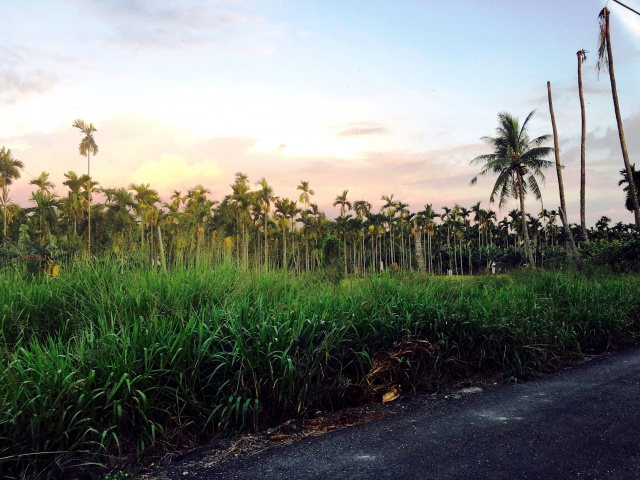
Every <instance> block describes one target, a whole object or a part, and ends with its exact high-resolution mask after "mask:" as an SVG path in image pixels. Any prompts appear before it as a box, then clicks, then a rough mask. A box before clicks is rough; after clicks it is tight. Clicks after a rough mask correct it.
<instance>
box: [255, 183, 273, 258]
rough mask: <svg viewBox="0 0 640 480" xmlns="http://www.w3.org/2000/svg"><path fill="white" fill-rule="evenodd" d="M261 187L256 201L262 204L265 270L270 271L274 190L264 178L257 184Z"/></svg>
mask: <svg viewBox="0 0 640 480" xmlns="http://www.w3.org/2000/svg"><path fill="white" fill-rule="evenodd" d="M256 185H260V190H258V191H257V192H256V199H257V201H258V202H259V203H260V206H261V208H260V210H261V211H262V224H263V226H264V268H265V270H268V269H269V241H268V238H267V232H268V231H269V210H270V209H271V203H272V202H273V201H274V200H275V197H274V195H273V188H271V186H270V185H269V184H268V183H267V180H266V179H264V178H262V179H260V181H258V182H257V183H256Z"/></svg>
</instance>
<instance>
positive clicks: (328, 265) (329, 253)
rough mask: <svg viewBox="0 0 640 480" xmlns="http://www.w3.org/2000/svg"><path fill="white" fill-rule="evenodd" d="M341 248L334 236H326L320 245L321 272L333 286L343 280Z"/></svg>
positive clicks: (339, 241) (340, 242)
mask: <svg viewBox="0 0 640 480" xmlns="http://www.w3.org/2000/svg"><path fill="white" fill-rule="evenodd" d="M342 248H343V247H342V241H341V240H340V239H339V238H338V237H336V236H334V235H327V236H326V237H325V239H324V242H323V243H322V264H321V267H322V271H323V274H324V277H325V278H326V279H327V280H329V281H330V282H332V283H333V284H335V285H337V284H339V283H340V282H341V281H342V279H343V278H344V260H343V257H342Z"/></svg>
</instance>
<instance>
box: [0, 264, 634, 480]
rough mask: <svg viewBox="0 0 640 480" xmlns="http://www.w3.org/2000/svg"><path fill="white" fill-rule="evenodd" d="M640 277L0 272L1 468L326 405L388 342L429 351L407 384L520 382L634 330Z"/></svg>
mask: <svg viewBox="0 0 640 480" xmlns="http://www.w3.org/2000/svg"><path fill="white" fill-rule="evenodd" d="M639 287H640V279H639V278H638V277H635V276H615V277H614V276H607V275H604V276H592V277H591V278H585V277H583V276H578V275H574V274H572V273H558V272H543V271H538V272H533V273H529V274H520V275H515V276H497V277H496V276H494V277H473V278H471V277H462V278H451V277H447V278H429V277H423V276H418V275H408V276H395V277H394V276H388V275H380V276H375V277H369V278H349V279H346V280H344V281H343V282H342V283H341V284H340V285H339V286H334V285H333V284H328V283H323V282H322V281H321V280H320V279H319V278H318V277H315V276H312V275H301V276H294V275H289V274H286V273H283V272H273V273H255V272H247V271H244V270H239V269H235V268H233V267H232V266H218V267H215V268H210V267H208V268H207V267H201V268H197V269H182V270H177V271H173V272H170V273H169V274H167V275H163V274H161V273H158V272H155V271H149V270H142V269H139V268H137V267H135V266H131V265H127V264H122V263H118V262H108V261H105V262H103V263H98V264H93V265H89V264H81V263H78V264H74V265H70V266H66V267H65V266H63V270H62V276H61V277H60V278H47V277H30V276H28V275H26V274H25V273H24V272H21V271H12V270H5V271H3V272H2V273H1V274H0V327H1V328H0V333H1V336H0V348H1V353H0V362H1V363H0V472H3V473H4V474H5V475H16V476H17V475H20V474H22V475H25V474H26V475H33V474H35V472H44V471H47V472H55V471H56V470H57V469H59V468H62V467H64V466H66V465H74V464H79V463H91V462H95V463H108V462H109V459H110V457H111V456H112V455H130V456H132V457H134V458H140V457H141V456H142V455H143V453H144V452H145V451H146V450H147V449H148V448H149V447H150V446H151V445H154V444H158V443H163V442H166V443H169V444H171V445H179V444H180V443H181V442H193V441H197V440H198V438H199V437H202V438H204V437H206V436H208V435H212V434H220V435H233V434H235V433H238V432H241V431H247V430H250V429H253V428H256V427H257V426H258V425H266V424H270V423H275V422H278V421H281V420H284V419H286V418H291V417H293V416H302V415H304V414H305V413H306V412H308V411H309V410H311V409H317V408H321V409H327V408H338V407H340V406H341V401H342V400H341V397H340V393H341V392H342V391H343V390H344V387H345V386H346V385H348V384H350V383H358V382H359V381H360V380H361V379H362V378H363V377H364V376H365V375H366V374H367V373H368V372H369V370H370V368H371V359H372V358H373V357H374V355H375V354H376V353H379V352H383V351H385V350H387V349H389V348H390V347H391V346H392V345H393V343H394V342H396V341H397V340H400V339H405V338H412V339H425V340H428V341H429V342H430V343H431V344H432V345H433V346H434V347H435V352H436V357H435V359H434V360H433V362H432V363H431V364H429V365H428V369H423V370H421V372H420V374H421V375H422V377H421V378H419V379H415V380H416V382H414V383H416V384H417V383H420V384H422V385H424V386H426V387H429V386H431V387H436V386H438V385H441V384H443V383H446V382H449V381H452V380H454V379H457V378H464V377H467V376H472V375H477V374H496V373H498V374H502V375H504V376H505V377H516V378H523V377H527V376H530V375H533V374H535V373H536V372H539V371H541V370H543V369H544V368H546V367H547V366H548V365H549V364H550V363H552V362H553V361H554V359H556V358H559V357H564V356H571V355H576V354H584V353H596V352H602V351H605V350H607V349H610V348H613V347H615V346H617V345H620V344H625V343H628V342H631V341H634V340H635V338H636V336H637V334H638V332H640V318H639V312H640V295H638V293H639Z"/></svg>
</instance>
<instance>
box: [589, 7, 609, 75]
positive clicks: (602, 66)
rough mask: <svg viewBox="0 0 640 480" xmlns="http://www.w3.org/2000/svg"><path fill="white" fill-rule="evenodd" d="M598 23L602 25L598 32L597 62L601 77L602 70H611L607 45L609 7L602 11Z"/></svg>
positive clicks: (597, 70)
mask: <svg viewBox="0 0 640 480" xmlns="http://www.w3.org/2000/svg"><path fill="white" fill-rule="evenodd" d="M598 24H599V25H600V31H599V34H598V61H597V62H596V72H598V78H600V71H603V72H607V71H609V52H608V45H607V44H608V42H609V36H608V35H607V32H608V30H609V10H608V9H607V7H605V8H603V9H602V10H601V11H600V14H599V15H598ZM585 58H586V57H585Z"/></svg>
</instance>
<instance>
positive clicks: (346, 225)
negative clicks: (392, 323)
mask: <svg viewBox="0 0 640 480" xmlns="http://www.w3.org/2000/svg"><path fill="white" fill-rule="evenodd" d="M599 21H600V44H599V49H598V63H597V69H598V72H600V71H607V72H608V73H609V77H610V81H611V87H612V96H613V103H614V110H615V113H616V120H617V124H618V131H619V134H620V135H619V137H620V142H621V148H622V153H623V161H624V168H623V169H622V170H621V171H620V175H621V179H620V183H619V184H620V185H621V186H622V185H624V192H625V195H626V203H625V205H626V208H627V209H629V210H630V211H632V212H633V213H634V216H635V221H636V223H635V229H634V225H632V224H623V223H621V222H619V223H618V224H616V225H613V226H610V223H611V220H610V219H609V218H607V217H602V218H601V219H600V220H599V221H598V222H596V224H595V226H594V227H592V228H591V229H587V227H586V223H585V195H586V193H585V191H586V189H585V129H586V121H585V111H584V99H583V92H582V74H581V66H582V63H583V62H584V61H586V52H585V50H580V51H578V52H577V56H578V90H579V97H580V105H581V118H582V142H581V188H580V224H578V225H571V224H569V223H568V221H567V214H566V205H565V199H564V188H563V182H562V171H561V163H560V157H559V149H558V138H557V130H556V126H555V118H554V115H553V105H552V96H551V85H550V84H549V83H548V85H547V86H548V99H549V110H550V116H551V122H552V127H553V135H542V136H539V137H536V138H533V139H532V138H530V136H529V132H528V123H529V120H530V119H531V117H532V116H533V113H534V112H531V113H530V114H529V115H528V116H527V118H526V119H525V121H524V122H522V123H520V122H519V120H518V119H517V118H516V117H514V116H512V115H511V114H509V113H508V112H501V113H500V114H499V115H498V128H497V129H496V136H495V137H488V136H487V137H483V139H482V140H484V141H485V142H486V143H487V144H488V145H489V146H490V147H491V148H492V152H491V153H489V154H486V155H480V156H478V157H476V158H475V159H473V160H472V161H471V164H473V165H480V166H481V170H480V172H479V174H478V176H496V177H497V179H496V182H495V184H494V186H493V189H492V191H491V193H490V196H489V201H490V202H491V203H492V202H494V201H495V200H496V199H498V200H499V207H500V208H502V207H503V206H504V205H505V204H506V202H507V201H508V199H510V198H514V199H516V200H518V201H519V204H520V208H519V209H515V210H512V211H511V212H509V214H508V216H506V217H504V218H503V219H502V220H498V219H497V217H496V213H495V212H494V211H492V210H490V209H487V210H485V209H483V208H481V202H478V203H477V204H475V205H473V206H471V207H470V208H466V207H463V206H461V205H458V204H454V205H453V206H443V207H441V209H440V210H441V211H440V212H436V210H435V209H434V207H433V204H425V205H424V209H423V210H421V211H418V212H410V211H409V210H408V208H407V207H408V204H405V203H403V202H402V201H401V200H399V199H396V198H394V195H393V194H390V195H388V196H387V195H383V196H382V197H381V199H380V200H382V201H383V202H384V203H383V205H382V208H381V209H380V210H379V211H378V212H375V211H373V209H372V204H371V203H370V202H369V201H367V200H364V199H360V200H355V201H352V200H351V199H349V198H348V190H344V191H343V192H342V193H341V194H339V195H337V196H336V198H335V202H334V203H333V205H334V207H336V206H337V207H339V208H340V214H339V216H338V217H337V218H335V219H329V218H328V217H327V216H326V214H325V213H324V212H322V211H320V209H319V208H318V205H317V204H316V203H314V202H313V196H314V191H313V190H312V189H311V188H310V183H309V182H308V181H301V182H300V184H299V185H298V186H297V190H299V191H300V194H299V196H298V197H297V198H294V199H290V198H285V197H278V196H276V195H275V193H274V191H273V188H272V187H271V186H270V185H269V184H268V182H267V180H266V179H264V178H262V179H260V180H259V181H258V182H256V183H255V185H253V186H252V185H251V183H250V181H249V178H248V176H247V174H246V173H242V172H238V173H237V174H236V176H235V180H234V183H233V184H231V185H230V187H231V192H230V193H229V194H227V195H226V196H225V197H224V198H223V199H222V200H213V199H211V198H210V197H209V195H210V194H211V191H210V190H208V189H207V188H205V187H204V186H202V185H198V186H195V187H193V188H191V189H189V190H188V191H186V192H185V193H184V194H183V193H182V192H181V191H177V190H176V191H174V192H173V194H172V195H171V198H170V201H169V202H163V201H161V199H160V197H159V195H158V191H157V190H155V189H153V188H152V187H151V185H149V184H133V183H132V184H130V185H128V186H127V187H120V188H104V187H101V186H100V184H99V182H97V181H95V180H94V179H93V178H92V177H91V157H92V155H93V156H95V155H97V154H98V152H99V148H98V145H97V143H96V139H95V133H96V132H97V129H96V127H95V126H94V125H93V124H92V123H87V122H84V121H83V120H76V121H75V122H74V124H73V127H74V128H77V129H78V130H79V133H80V134H81V141H80V144H79V153H80V154H81V155H83V156H86V157H87V173H86V174H80V175H79V174H77V173H76V172H73V171H69V172H67V173H65V174H64V176H65V178H66V180H65V181H64V182H63V185H65V186H66V187H67V188H68V192H67V196H66V197H59V196H58V195H57V194H55V193H54V192H53V188H54V185H53V184H52V183H51V182H50V181H49V174H48V173H46V172H42V174H41V175H40V176H39V177H38V178H35V179H33V180H31V181H30V182H29V183H30V184H31V185H33V186H35V187H36V190H35V191H34V192H33V193H32V195H31V198H30V201H29V203H30V206H28V207H24V208H23V207H21V206H19V205H17V204H15V203H11V201H10V197H9V189H10V186H11V185H12V183H13V181H14V180H17V179H18V178H20V170H21V169H23V168H24V164H23V163H22V162H21V161H20V160H18V159H16V158H14V156H13V154H12V152H11V150H10V149H7V148H5V147H4V146H3V147H2V149H0V186H1V187H2V196H1V198H0V206H1V207H2V211H3V229H2V236H3V242H2V245H3V247H2V250H1V252H2V255H3V256H4V257H6V258H10V257H12V256H16V255H21V254H23V255H24V254H38V255H43V256H48V257H55V256H56V255H63V254H64V255H74V254H79V253H84V254H86V255H88V256H91V255H92V254H93V253H96V254H103V255H104V254H110V255H115V256H119V257H121V258H124V257H125V256H129V255H131V254H135V256H136V257H137V258H139V259H140V260H141V261H142V262H144V263H147V264H151V265H159V266H161V267H162V268H163V269H165V270H166V268H167V264H168V263H173V264H176V263H181V264H185V263H188V262H191V261H195V262H200V261H202V260H203V259H204V258H205V257H206V258H208V259H214V260H219V261H234V262H237V263H238V264H240V265H244V266H245V267H252V268H266V269H271V268H283V269H293V270H297V271H313V270H315V269H316V268H317V267H318V265H319V264H320V262H321V260H322V259H321V257H322V249H321V244H322V241H323V240H324V238H325V237H326V236H327V235H335V236H336V237H338V238H339V239H340V240H341V241H342V255H343V261H344V268H345V272H366V271H381V270H384V269H387V268H393V269H404V270H413V269H417V270H419V271H422V272H429V273H438V274H443V273H456V274H467V273H468V274H471V273H474V272H477V271H478V270H484V269H487V268H488V267H489V266H490V265H491V264H492V263H494V262H496V261H498V263H501V264H504V265H508V266H516V265H519V264H522V263H526V264H528V265H529V266H534V265H539V264H544V262H545V258H546V259H547V261H549V259H553V258H554V257H555V256H557V255H558V252H559V251H561V250H562V248H566V249H567V250H568V252H569V254H570V256H571V257H572V258H573V259H574V260H575V261H576V263H577V264H578V265H580V259H579V255H578V253H577V247H576V244H577V245H579V244H580V243H581V242H584V241H586V240H611V239H621V238H626V237H628V236H630V235H632V234H633V232H634V230H637V229H639V228H640V215H639V207H638V205H639V203H640V202H639V201H638V195H637V190H636V186H635V185H636V184H637V182H638V181H640V178H638V172H636V171H635V165H632V164H630V162H629V158H628V153H627V150H626V144H625V142H624V130H623V125H622V121H621V119H620V118H621V117H620V111H619V110H620V109H619V105H618V99H617V90H616V85H615V75H614V68H613V56H612V51H611V42H610V27H609V11H608V10H607V9H606V8H604V9H603V10H602V11H601V13H600V15H599ZM551 139H553V140H554V147H548V146H545V145H544V144H545V143H547V142H548V141H550V140H551ZM552 153H553V154H555V157H556V158H555V160H556V162H555V165H556V171H557V175H558V183H559V189H560V191H559V193H560V205H559V206H558V207H557V209H550V210H547V209H544V208H541V211H540V212H539V213H538V214H536V215H531V214H530V213H527V212H526V211H525V203H524V199H525V197H526V195H527V194H528V193H531V194H533V195H534V196H535V198H536V199H541V197H542V193H541V189H540V186H539V184H538V181H537V180H539V179H542V180H544V178H545V176H544V173H543V170H545V169H547V168H550V167H552V166H553V164H554V163H553V162H552V161H550V160H548V159H547V157H548V156H550V155H551V154H552ZM478 176H476V177H474V178H473V179H472V180H471V183H472V184H474V183H475V182H476V181H477V178H478ZM96 193H101V194H102V195H103V198H104V202H102V203H99V202H98V203H94V195H95V194H96ZM558 220H560V222H558ZM559 223H562V227H560V226H559Z"/></svg>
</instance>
